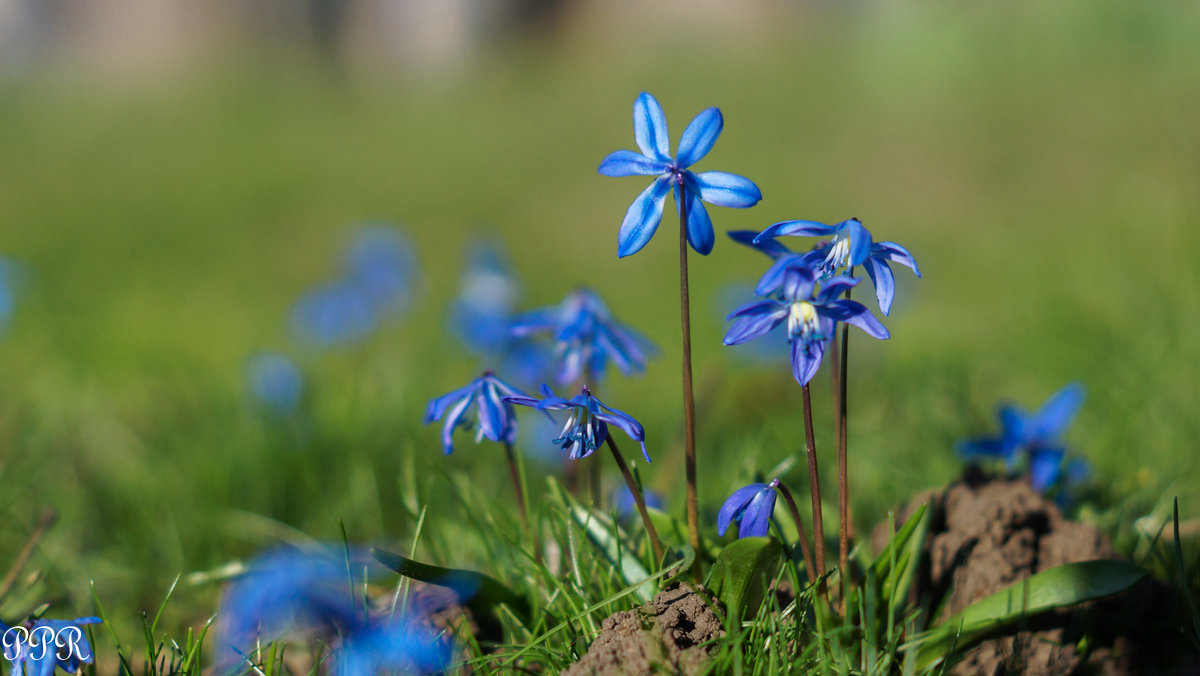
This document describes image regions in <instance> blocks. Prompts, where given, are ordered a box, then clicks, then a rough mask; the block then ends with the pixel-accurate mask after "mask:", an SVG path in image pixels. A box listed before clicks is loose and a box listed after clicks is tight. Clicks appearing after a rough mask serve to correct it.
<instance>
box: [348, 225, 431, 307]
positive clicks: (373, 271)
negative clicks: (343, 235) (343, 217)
mask: <svg viewBox="0 0 1200 676" xmlns="http://www.w3.org/2000/svg"><path fill="white" fill-rule="evenodd" d="M416 268H417V259H416V255H415V254H414V253H413V249H412V244H410V243H409V241H408V238H406V237H405V236H404V235H402V234H401V233H400V232H399V231H398V230H396V229H395V228H392V227H390V226H387V225H383V224H372V225H367V226H365V227H363V228H362V229H361V230H360V231H359V232H358V233H357V234H356V235H355V236H354V239H353V240H352V241H351V242H350V246H349V247H348V248H347V249H346V262H345V276H346V279H348V280H351V281H352V282H353V283H354V284H355V285H357V286H358V288H359V289H360V290H361V291H362V293H363V294H365V295H366V296H367V298H368V299H370V302H371V305H372V306H373V307H374V308H375V310H376V311H377V312H380V313H382V314H391V313H396V312H401V311H403V310H404V309H405V308H406V307H407V306H408V302H409V294H410V292H411V290H412V286H413V278H414V276H415V275H416Z"/></svg>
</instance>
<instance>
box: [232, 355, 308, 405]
mask: <svg viewBox="0 0 1200 676" xmlns="http://www.w3.org/2000/svg"><path fill="white" fill-rule="evenodd" d="M246 383H247V389H248V390H249V392H250V396H252V397H254V400H255V401H257V402H258V403H260V404H262V405H264V406H266V407H267V409H268V410H270V411H271V412H272V413H275V414H276V415H287V414H288V413H291V412H292V411H295V410H296V407H297V406H298V405H299V404H300V395H301V394H303V392H304V377H303V376H302V375H301V374H300V367H298V366H296V362H294V361H292V360H291V358H289V357H288V356H287V355H283V354H279V353H277V352H260V353H257V354H254V355H251V356H250V357H249V358H248V359H247V360H246Z"/></svg>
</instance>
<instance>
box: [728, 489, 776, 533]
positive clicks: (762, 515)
mask: <svg viewBox="0 0 1200 676" xmlns="http://www.w3.org/2000/svg"><path fill="white" fill-rule="evenodd" d="M778 485H779V479H772V480H771V483H769V484H759V483H754V484H750V485H749V486H744V487H742V488H739V489H737V490H736V491H734V492H733V495H731V496H729V499H727V500H726V501H725V504H723V505H721V511H720V512H718V513H717V535H724V534H725V531H726V530H727V529H728V528H729V524H731V523H733V522H735V521H736V522H737V523H738V524H739V526H738V537H739V538H748V537H762V536H764V535H766V534H767V532H768V531H769V530H770V529H771V513H772V512H774V511H775V498H776V497H777V493H776V492H775V487H776V486H778Z"/></svg>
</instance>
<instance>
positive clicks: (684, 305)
mask: <svg viewBox="0 0 1200 676" xmlns="http://www.w3.org/2000/svg"><path fill="white" fill-rule="evenodd" d="M682 193H683V191H682V190H680V191H679V193H677V195H676V197H677V199H679V325H680V331H681V332H682V334H683V450H684V464H685V470H684V471H685V476H686V479H687V521H688V541H689V542H690V543H691V545H692V549H694V550H695V551H696V553H697V556H696V559H695V561H694V562H693V563H692V579H693V580H694V581H695V582H697V583H699V582H700V556H699V553H700V508H699V505H698V501H697V497H696V400H695V397H694V395H693V394H692V311H691V300H690V299H689V296H688V264H687V257H688V242H687V201H686V200H684V199H681V198H682Z"/></svg>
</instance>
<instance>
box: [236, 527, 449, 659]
mask: <svg viewBox="0 0 1200 676" xmlns="http://www.w3.org/2000/svg"><path fill="white" fill-rule="evenodd" d="M346 556H347V554H346V553H345V552H344V551H342V552H339V551H338V548H333V547H330V548H329V550H328V551H299V550H294V549H278V550H275V551H271V552H268V553H266V554H264V555H262V556H260V557H259V558H258V559H257V560H255V561H254V562H252V563H251V564H250V565H249V566H248V569H247V571H246V573H245V574H243V575H242V576H240V577H238V578H237V579H236V580H235V581H234V582H232V583H231V584H230V585H229V586H228V587H227V588H226V590H225V593H224V594H223V595H222V599H221V614H220V621H219V623H218V626H217V632H216V633H217V639H216V646H217V650H218V651H219V657H218V664H219V669H221V670H225V671H228V670H229V669H231V668H232V667H235V666H236V665H238V664H240V663H244V662H246V661H247V660H252V659H253V650H254V646H256V645H257V644H258V643H260V642H261V643H264V644H265V643H270V642H273V641H276V640H278V639H280V638H282V637H284V636H287V635H290V634H297V633H302V634H303V633H306V634H312V635H314V636H316V637H319V638H321V639H322V640H323V641H325V642H326V643H330V644H332V645H333V646H334V655H333V658H332V659H333V662H334V664H335V669H334V672H335V673H336V674H338V675H339V676H359V675H366V674H376V673H385V672H387V671H388V670H396V671H406V672H407V673H426V672H431V671H439V670H441V669H444V668H445V667H446V664H447V662H448V661H449V659H450V653H451V650H450V646H449V643H448V642H446V641H445V640H444V639H441V638H439V637H438V636H437V635H436V634H435V633H434V632H433V631H431V630H429V629H428V628H427V627H424V626H422V624H421V623H419V622H417V621H416V620H415V619H414V618H405V617H395V618H391V617H388V616H386V615H384V616H382V617H372V616H370V615H369V614H368V611H367V610H366V605H365V604H363V603H357V604H356V603H355V599H354V595H353V593H352V592H351V589H354V588H360V587H361V586H362V584H363V580H362V579H361V576H360V573H357V572H356V573H355V574H354V575H351V573H350V572H349V571H362V570H363V569H364V567H365V566H367V565H368V562H370V561H371V559H370V558H369V557H365V556H363V555H362V554H360V553H351V554H350V555H349V556H350V557H351V558H350V560H347V559H346ZM370 565H373V564H370ZM334 637H337V638H336V640H335V639H334Z"/></svg>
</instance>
